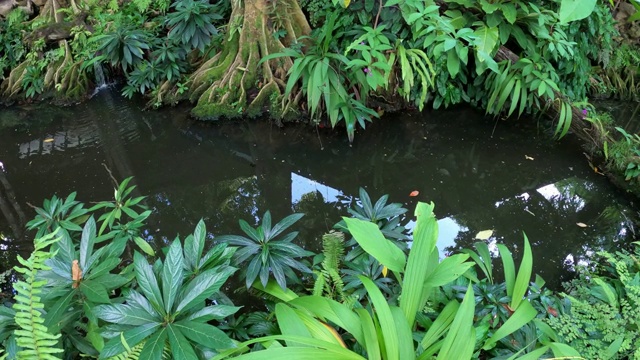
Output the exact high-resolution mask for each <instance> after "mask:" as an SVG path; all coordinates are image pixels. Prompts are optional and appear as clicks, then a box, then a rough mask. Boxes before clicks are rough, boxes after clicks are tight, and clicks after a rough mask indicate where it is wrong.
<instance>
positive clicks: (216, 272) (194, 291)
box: [175, 266, 237, 312]
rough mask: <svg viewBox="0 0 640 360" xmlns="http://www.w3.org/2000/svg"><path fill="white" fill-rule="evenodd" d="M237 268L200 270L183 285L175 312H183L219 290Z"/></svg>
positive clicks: (226, 267)
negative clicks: (200, 271)
mask: <svg viewBox="0 0 640 360" xmlns="http://www.w3.org/2000/svg"><path fill="white" fill-rule="evenodd" d="M236 270H237V269H235V268H232V267H230V266H225V267H223V268H222V269H220V268H217V267H216V268H213V269H209V270H206V271H204V272H202V273H201V274H200V275H198V276H196V277H195V278H194V279H193V280H191V281H190V282H189V284H188V285H187V286H186V287H184V290H183V291H182V293H181V296H180V301H179V303H178V307H177V308H176V310H175V311H176V312H185V311H187V310H189V309H191V308H192V307H194V306H198V305H201V304H202V303H203V302H204V300H205V299H207V298H208V297H210V296H211V295H213V294H215V293H216V292H218V290H220V287H221V286H222V284H224V282H225V281H227V279H228V278H229V276H231V274H233V273H234V272H235V271H236Z"/></svg>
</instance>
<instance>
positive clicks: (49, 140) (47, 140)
mask: <svg viewBox="0 0 640 360" xmlns="http://www.w3.org/2000/svg"><path fill="white" fill-rule="evenodd" d="M44 142H46V143H49V142H53V138H48V139H44Z"/></svg>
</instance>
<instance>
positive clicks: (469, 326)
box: [437, 284, 476, 360]
mask: <svg viewBox="0 0 640 360" xmlns="http://www.w3.org/2000/svg"><path fill="white" fill-rule="evenodd" d="M474 312H475V301H474V295H473V288H472V287H471V284H469V286H468V287H467V292H466V294H465V295H464V299H463V300H462V304H460V307H459V308H458V311H457V312H456V316H455V318H454V319H453V322H452V323H451V327H450V328H449V332H447V336H446V337H445V338H444V342H443V343H442V348H441V349H440V352H439V353H438V357H437V359H438V360H440V359H442V360H447V359H470V358H471V355H472V354H473V348H474V346H475V342H474V341H470V339H475V337H476V331H475V328H474V327H473V315H474Z"/></svg>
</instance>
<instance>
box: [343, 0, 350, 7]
mask: <svg viewBox="0 0 640 360" xmlns="http://www.w3.org/2000/svg"><path fill="white" fill-rule="evenodd" d="M349 4H351V0H344V3H343V5H344V8H345V9H346V8H348V7H349Z"/></svg>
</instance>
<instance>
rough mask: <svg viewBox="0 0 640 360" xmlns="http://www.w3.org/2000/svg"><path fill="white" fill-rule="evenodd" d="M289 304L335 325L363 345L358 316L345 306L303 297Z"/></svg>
mask: <svg viewBox="0 0 640 360" xmlns="http://www.w3.org/2000/svg"><path fill="white" fill-rule="evenodd" d="M289 304H290V305H292V306H295V307H297V308H303V309H305V310H307V311H308V312H310V313H312V314H313V315H315V316H316V317H318V318H320V319H321V320H325V321H330V322H332V323H334V324H336V325H337V326H339V327H341V328H342V329H344V330H346V331H347V332H348V333H350V334H351V335H352V336H353V337H354V338H355V339H356V341H357V342H359V343H361V344H362V343H364V339H363V335H362V329H361V327H360V320H359V319H358V315H356V314H355V313H354V312H353V311H352V310H351V309H350V308H348V307H347V306H346V305H344V304H341V303H339V302H337V301H335V300H332V299H328V298H325V297H321V296H303V297H299V298H296V299H292V300H290V301H289Z"/></svg>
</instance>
